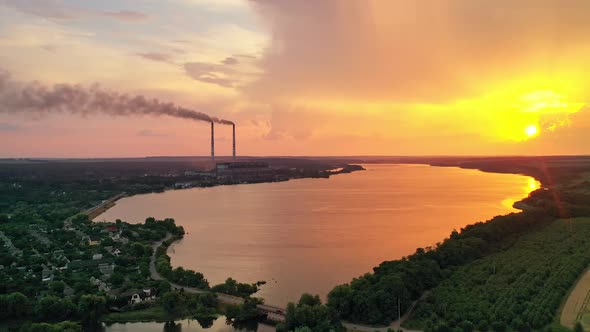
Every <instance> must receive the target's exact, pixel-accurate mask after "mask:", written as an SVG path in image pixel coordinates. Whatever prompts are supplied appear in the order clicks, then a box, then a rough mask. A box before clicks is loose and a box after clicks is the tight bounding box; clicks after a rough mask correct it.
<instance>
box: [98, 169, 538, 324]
mask: <svg viewBox="0 0 590 332" xmlns="http://www.w3.org/2000/svg"><path fill="white" fill-rule="evenodd" d="M392 164H395V165H404V164H405V165H418V164H421V165H426V166H430V167H456V168H460V169H466V170H477V171H480V172H484V173H496V174H514V175H521V176H527V177H531V178H533V179H535V180H536V181H538V182H539V183H540V184H541V188H543V187H544V184H543V182H542V181H541V179H539V178H538V177H536V176H534V175H533V174H530V173H525V172H510V171H496V170H489V169H485V168H479V167H469V166H465V165H437V164H433V163H392ZM366 165H371V163H367V164H366ZM336 174H341V173H335V174H333V175H336ZM295 179H299V178H295ZM289 180H293V179H289ZM264 183H272V182H264ZM236 184H242V183H236ZM245 184H255V183H245ZM219 185H227V184H219ZM231 185H235V184H231ZM216 186H218V185H216ZM171 189H173V188H168V189H166V190H165V191H168V190H171ZM187 189H190V188H187ZM165 191H164V192H165ZM131 196H134V195H130V196H127V197H131ZM123 197H125V195H122V194H119V195H117V196H115V197H113V198H112V199H110V200H108V201H107V202H103V203H102V204H101V205H102V206H101V207H102V209H95V210H94V211H101V212H100V213H99V214H97V215H96V216H95V217H94V218H93V219H95V218H97V217H98V216H100V215H102V214H103V213H104V212H106V211H108V210H109V209H110V208H111V207H113V206H114V205H115V202H116V201H117V200H118V199H120V198H123ZM527 197H528V196H525V197H521V198H520V199H519V200H518V201H516V202H515V203H514V206H513V208H514V209H517V210H518V212H513V213H517V214H521V213H523V212H525V210H526V206H522V205H519V204H518V203H520V202H522V200H524V199H525V198H527ZM523 204H524V203H523ZM502 215H504V214H502ZM502 215H498V216H502ZM180 240H182V239H181V238H180V239H176V240H174V241H173V242H172V243H171V244H170V245H169V246H168V247H167V248H166V254H168V253H169V250H170V247H172V246H173V245H175V244H177V243H178V242H180ZM421 299H422V298H421ZM421 299H419V300H417V301H416V303H417V302H419V301H420V300H421ZM416 303H414V305H416ZM410 314H411V313H407V314H406V315H405V316H407V317H404V318H406V319H407V318H408V317H409V316H410ZM404 320H405V319H404ZM404 320H402V322H395V321H394V323H397V324H396V325H395V327H396V328H398V329H402V330H404V331H405V330H406V329H404V328H402V327H401V326H400V325H401V324H400V323H403V321H404ZM343 323H344V324H345V327H346V328H347V330H349V331H374V330H381V329H383V330H384V331H385V329H387V328H390V327H392V326H393V325H394V323H392V325H389V326H386V327H383V326H381V327H379V326H371V325H362V324H355V323H349V322H343ZM407 331H410V330H407Z"/></svg>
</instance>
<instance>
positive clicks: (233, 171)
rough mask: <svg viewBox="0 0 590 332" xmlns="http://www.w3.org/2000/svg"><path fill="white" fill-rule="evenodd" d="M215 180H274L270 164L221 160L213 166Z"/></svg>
mask: <svg viewBox="0 0 590 332" xmlns="http://www.w3.org/2000/svg"><path fill="white" fill-rule="evenodd" d="M215 172H216V175H217V180H219V181H228V182H263V181H264V182H266V181H274V180H276V179H275V177H276V172H275V170H273V169H272V168H270V165H269V164H268V163H265V162H259V161H242V162H223V163H217V164H216V167H215Z"/></svg>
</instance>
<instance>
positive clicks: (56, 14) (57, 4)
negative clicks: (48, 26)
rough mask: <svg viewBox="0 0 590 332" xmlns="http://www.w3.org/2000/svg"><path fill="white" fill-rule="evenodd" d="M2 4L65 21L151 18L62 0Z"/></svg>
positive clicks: (6, 0) (20, 0)
mask: <svg viewBox="0 0 590 332" xmlns="http://www.w3.org/2000/svg"><path fill="white" fill-rule="evenodd" d="M0 5H3V6H6V7H10V8H13V9H16V10H18V11H20V12H23V13H26V14H29V15H34V16H39V17H44V18H47V19H54V20H64V21H68V20H78V19H83V18H86V17H92V16H103V17H109V18H112V19H116V20H119V21H126V22H134V21H142V20H145V19H148V18H149V16H148V15H146V14H144V13H141V12H137V11H133V10H119V11H101V10H94V9H87V8H82V7H77V6H70V5H68V4H66V3H64V1H62V0H0Z"/></svg>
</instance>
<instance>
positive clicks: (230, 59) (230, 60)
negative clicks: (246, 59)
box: [222, 57, 239, 65]
mask: <svg viewBox="0 0 590 332" xmlns="http://www.w3.org/2000/svg"><path fill="white" fill-rule="evenodd" d="M238 62H239V61H238V59H236V58H233V57H227V58H225V60H223V61H222V63H223V64H224V65H235V64H238Z"/></svg>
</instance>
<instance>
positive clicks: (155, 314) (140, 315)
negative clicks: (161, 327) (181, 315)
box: [101, 306, 175, 323]
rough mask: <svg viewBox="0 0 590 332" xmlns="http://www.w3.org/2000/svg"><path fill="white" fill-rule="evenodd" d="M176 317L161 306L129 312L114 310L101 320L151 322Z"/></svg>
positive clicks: (111, 321) (109, 321)
mask: <svg viewBox="0 0 590 332" xmlns="http://www.w3.org/2000/svg"><path fill="white" fill-rule="evenodd" d="M174 318H175V317H173V316H170V314H168V313H167V312H166V310H164V308H162V307H161V306H156V307H151V308H146V309H141V310H135V311H127V312H113V313H110V314H108V315H106V316H104V317H103V318H102V319H101V320H102V321H103V322H105V323H115V322H149V321H158V322H165V321H168V320H173V319H174Z"/></svg>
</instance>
